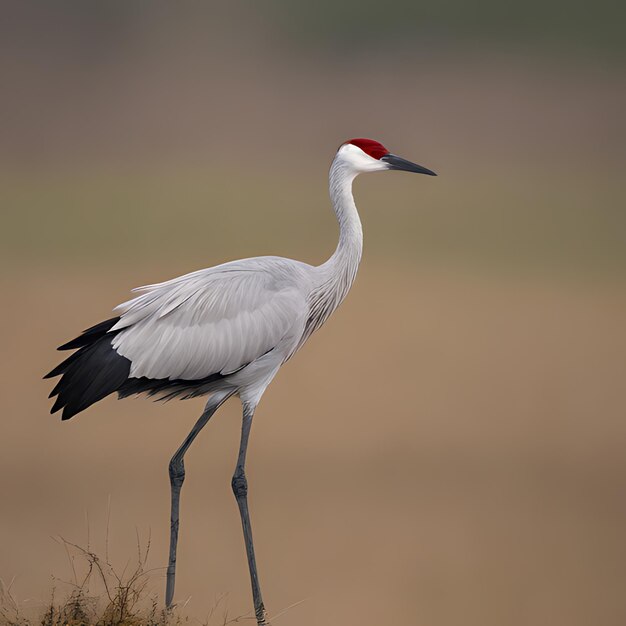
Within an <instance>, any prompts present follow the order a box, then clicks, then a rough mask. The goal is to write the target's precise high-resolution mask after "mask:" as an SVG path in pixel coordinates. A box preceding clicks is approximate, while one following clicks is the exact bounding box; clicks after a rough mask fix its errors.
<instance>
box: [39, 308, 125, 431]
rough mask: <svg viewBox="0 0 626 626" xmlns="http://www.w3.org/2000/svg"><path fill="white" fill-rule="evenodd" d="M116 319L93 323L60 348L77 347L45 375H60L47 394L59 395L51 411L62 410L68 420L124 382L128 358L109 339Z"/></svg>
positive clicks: (50, 376)
mask: <svg viewBox="0 0 626 626" xmlns="http://www.w3.org/2000/svg"><path fill="white" fill-rule="evenodd" d="M118 320H119V318H113V319H110V320H107V321H105V322H101V323H100V324H96V325H95V326H92V327H91V328H88V329H87V330H86V331H85V332H84V333H83V334H82V335H81V336H80V337H77V338H76V339H73V340H72V341H70V342H68V343H66V344H64V345H62V346H61V347H60V348H59V350H72V349H76V348H79V349H78V351H77V352H75V353H74V354H72V355H71V356H70V357H68V358H67V359H65V360H64V361H63V362H62V363H60V364H59V365H57V367H55V368H54V369H53V370H52V371H51V372H49V373H48V374H46V376H45V378H52V377H54V376H61V379H60V380H59V382H58V383H57V384H56V386H55V387H54V389H53V390H52V392H51V393H50V397H53V396H55V395H56V396H58V397H57V399H56V401H55V403H54V405H53V407H52V409H51V411H50V412H51V413H56V412H57V411H60V410H61V409H63V416H62V419H64V420H67V419H70V417H73V416H74V415H76V414H77V413H80V412H81V411H83V410H84V409H86V408H87V407H88V406H91V405H92V404H93V403H94V402H98V400H102V398H104V397H106V396H108V395H109V394H111V393H113V392H114V391H117V390H118V389H120V387H122V385H123V384H124V383H125V382H126V380H127V379H128V375H129V373H130V361H129V360H128V359H127V358H126V357H123V356H121V355H120V354H118V353H117V352H116V351H115V350H114V349H113V346H112V345H111V340H112V339H113V337H114V336H115V334H116V333H108V331H109V330H110V329H111V328H112V327H113V326H114V324H115V323H116V322H117V321H118Z"/></svg>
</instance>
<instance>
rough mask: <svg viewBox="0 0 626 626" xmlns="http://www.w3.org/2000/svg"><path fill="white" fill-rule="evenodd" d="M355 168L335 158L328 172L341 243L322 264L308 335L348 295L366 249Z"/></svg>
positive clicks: (319, 268) (314, 292)
mask: <svg viewBox="0 0 626 626" xmlns="http://www.w3.org/2000/svg"><path fill="white" fill-rule="evenodd" d="M355 178H356V173H355V171H354V169H353V168H352V167H350V166H349V165H347V164H346V163H345V162H343V161H342V160H341V159H340V157H335V160H334V161H333V163H332V165H331V167H330V173H329V190H330V199H331V202H332V205H333V209H334V210H335V214H336V215H337V221H338V222H339V243H338V244H337V249H336V250H335V252H334V253H333V255H332V256H331V257H330V259H328V261H326V263H323V264H322V265H320V266H319V267H317V268H316V269H317V273H318V277H319V283H318V286H317V287H316V288H315V289H314V291H313V293H312V294H311V297H310V306H311V309H310V310H311V313H310V316H309V321H308V323H307V331H305V335H306V336H308V335H310V333H312V332H313V331H314V330H316V329H317V328H319V327H320V326H321V325H322V324H323V323H324V322H325V321H326V320H327V319H328V317H329V316H330V315H331V313H332V312H333V311H334V310H335V309H336V308H337V307H338V306H339V305H340V304H341V302H342V300H343V299H344V298H345V297H346V295H347V293H348V291H349V290H350V287H351V286H352V283H353V282H354V279H355V278H356V273H357V270H358V268H359V262H360V261H361V253H362V251H363V228H362V226H361V220H360V219H359V214H358V211H357V209H356V205H355V204H354V197H353V196H352V181H353V180H354V179H355Z"/></svg>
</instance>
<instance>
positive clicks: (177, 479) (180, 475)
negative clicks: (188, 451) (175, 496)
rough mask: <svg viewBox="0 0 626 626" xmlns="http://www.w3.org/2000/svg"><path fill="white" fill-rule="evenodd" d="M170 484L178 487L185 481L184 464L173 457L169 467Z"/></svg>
mask: <svg viewBox="0 0 626 626" xmlns="http://www.w3.org/2000/svg"><path fill="white" fill-rule="evenodd" d="M169 472H170V482H171V483H172V485H177V486H180V485H182V484H183V481H184V480H185V464H184V463H183V460H182V459H178V458H176V457H173V458H172V460H171V461H170V466H169Z"/></svg>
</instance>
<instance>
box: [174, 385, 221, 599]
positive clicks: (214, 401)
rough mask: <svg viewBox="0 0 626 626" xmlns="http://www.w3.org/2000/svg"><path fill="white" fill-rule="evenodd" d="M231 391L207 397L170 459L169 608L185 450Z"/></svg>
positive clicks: (183, 477)
mask: <svg viewBox="0 0 626 626" xmlns="http://www.w3.org/2000/svg"><path fill="white" fill-rule="evenodd" d="M232 394H233V392H232V391H220V392H217V393H215V394H214V395H212V396H211V397H210V398H209V401H208V402H207V404H206V406H205V408H204V411H203V412H202V415H201V416H200V417H199V418H198V421H197V422H196V423H195V425H194V427H193V428H192V429H191V432H190V433H189V434H188V435H187V437H186V439H185V441H183V443H182V445H181V446H180V448H178V450H176V452H175V453H174V456H173V457H172V459H171V460H170V466H169V472H170V487H171V492H172V510H171V516H170V558H169V563H168V566H167V581H166V588H165V606H166V607H167V608H170V607H171V606H172V600H173V598H174V583H175V579H176V548H177V546H178V524H179V513H180V507H179V505H180V490H181V488H182V486H183V481H184V480H185V463H184V457H185V452H187V449H188V448H189V446H190V445H191V444H192V443H193V440H194V439H195V438H196V437H197V436H198V433H199V432H200V431H201V430H202V429H203V428H204V427H205V426H206V423H207V422H208V421H209V419H211V416H212V415H213V413H215V411H217V409H219V408H220V406H221V405H222V404H223V403H224V402H226V400H228V398H230V396H231V395H232Z"/></svg>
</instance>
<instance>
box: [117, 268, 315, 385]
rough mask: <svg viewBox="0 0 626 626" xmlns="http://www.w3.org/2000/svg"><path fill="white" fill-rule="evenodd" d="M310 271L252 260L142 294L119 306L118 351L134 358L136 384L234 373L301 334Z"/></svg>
mask: <svg viewBox="0 0 626 626" xmlns="http://www.w3.org/2000/svg"><path fill="white" fill-rule="evenodd" d="M307 267H308V266H306V265H305V264H301V263H298V262H296V261H290V260H288V259H280V258H276V257H265V258H261V259H248V260H245V261H237V262H234V263H227V264H224V265H221V266H217V267H214V268H210V269H208V270H200V271H199V272H194V273H192V274H187V275H185V276H181V277H180V278H175V279H173V280H170V281H167V282H165V283H159V284H155V285H148V286H146V287H140V288H139V289H138V290H137V291H143V292H144V293H142V295H140V296H137V297H136V298H134V299H132V300H129V301H128V302H125V303H123V304H121V305H119V306H118V307H117V310H119V311H121V318H120V320H119V322H118V323H117V324H116V325H115V326H113V328H112V329H111V330H112V331H115V330H121V332H120V333H118V334H117V335H116V336H115V337H114V339H113V347H114V348H115V349H116V350H117V351H118V353H119V354H121V355H122V356H125V357H126V358H128V359H130V361H131V370H130V376H131V377H135V378H139V377H142V376H146V377H148V378H169V379H184V380H198V379H201V378H205V377H207V376H210V375H211V374H215V373H218V372H219V373H221V374H230V373H232V372H235V371H237V370H238V369H240V368H242V367H244V366H245V365H247V364H249V363H251V362H252V361H254V360H255V359H257V358H259V357H260V356H262V355H263V354H265V353H267V352H268V351H270V350H272V349H273V348H276V347H277V346H278V345H279V344H280V342H281V340H283V338H285V337H289V336H290V333H293V332H294V331H295V330H296V329H301V328H302V327H303V321H304V319H306V316H307V314H308V305H307V300H306V295H307V287H308V282H309V281H308V274H307V271H306V268H307Z"/></svg>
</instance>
